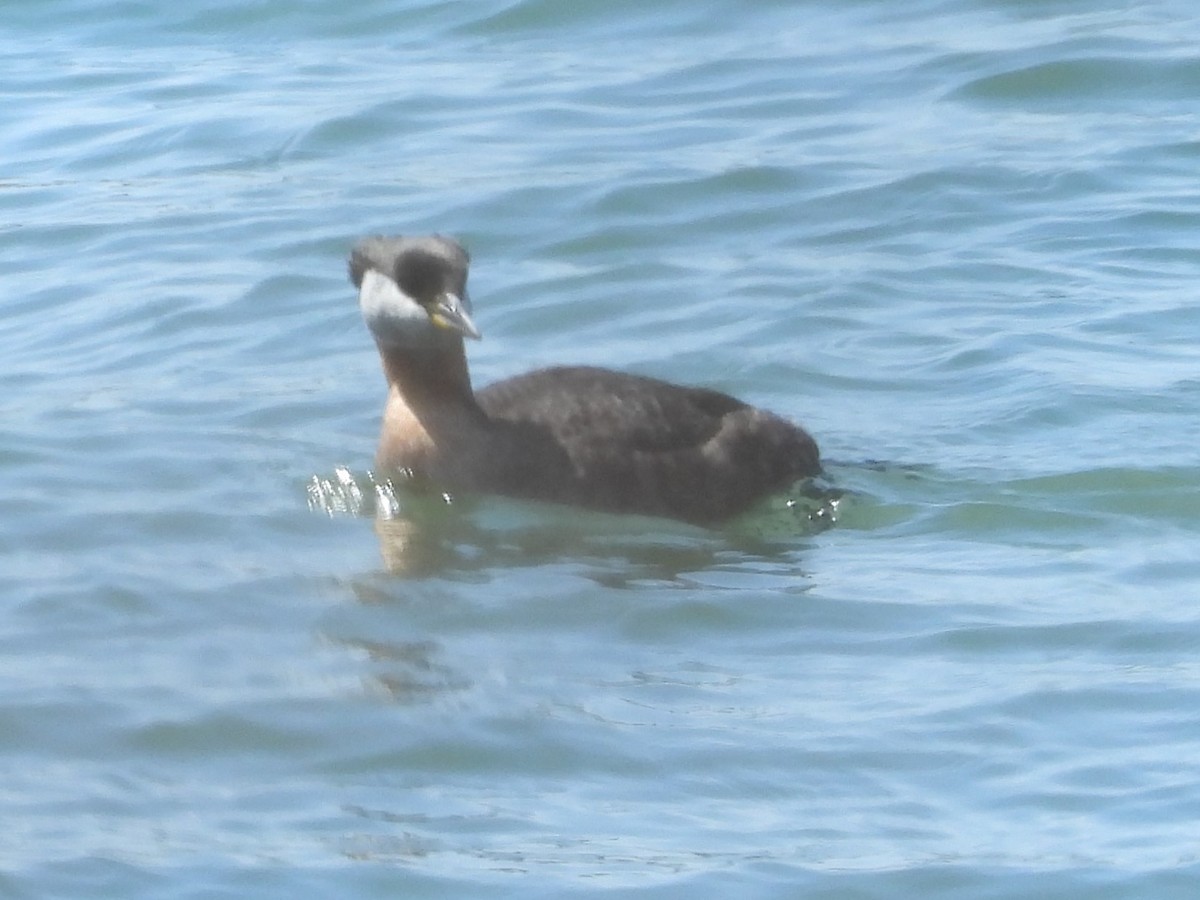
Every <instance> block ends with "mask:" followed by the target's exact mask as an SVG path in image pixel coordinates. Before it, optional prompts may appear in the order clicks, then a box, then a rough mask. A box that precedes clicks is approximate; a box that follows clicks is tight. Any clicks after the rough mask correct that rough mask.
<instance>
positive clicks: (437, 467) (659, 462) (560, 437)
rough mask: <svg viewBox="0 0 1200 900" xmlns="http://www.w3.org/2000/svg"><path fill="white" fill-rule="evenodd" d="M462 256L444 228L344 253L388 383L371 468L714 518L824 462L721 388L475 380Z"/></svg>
mask: <svg viewBox="0 0 1200 900" xmlns="http://www.w3.org/2000/svg"><path fill="white" fill-rule="evenodd" d="M469 262H470V258H469V257H468V255H467V251H466V250H464V249H463V247H462V246H460V245H459V244H458V243H457V242H456V241H454V240H451V239H450V238H446V237H442V236H440V235H435V236H430V237H370V238H366V239H364V240H362V241H360V242H359V243H358V244H357V245H356V246H355V247H354V250H353V252H352V253H351V254H350V280H351V281H352V282H353V283H354V286H355V287H356V288H358V291H359V305H360V308H361V310H362V314H363V318H364V319H365V320H366V323H367V326H368V328H369V329H370V331H371V334H372V336H373V337H374V338H375V343H376V345H377V346H378V348H379V355H380V357H381V358H382V360H383V372H384V375H385V377H386V378H387V383H388V396H387V405H386V407H385V409H384V414H383V428H382V433H381V435H380V439H379V449H378V453H377V454H376V459H375V462H376V466H377V468H378V469H379V470H380V471H381V472H392V471H397V470H403V471H405V472H406V473H408V474H411V475H412V476H414V477H415V478H417V479H420V480H422V481H428V482H430V483H432V484H434V485H437V486H438V487H439V488H444V489H446V490H449V491H466V492H470V493H486V494H501V495H505V496H510V497H523V498H528V499H532V500H540V501H546V502H551V503H563V504H571V505H577V506H585V507H591V508H593V509H600V510H608V511H610V512H622V513H640V514H643V515H650V516H662V517H666V518H672V519H681V520H683V521H687V522H693V523H696V524H711V523H716V522H719V521H721V520H724V519H728V518H731V517H733V516H736V515H737V514H739V513H741V512H744V511H746V510H747V509H748V508H749V507H751V506H752V505H754V504H755V503H756V502H757V501H759V500H761V499H763V498H764V497H766V496H768V495H770V494H772V493H775V492H777V491H780V490H783V489H784V488H786V487H788V486H789V485H790V484H792V483H793V482H795V481H797V480H799V479H801V478H804V477H807V476H811V475H815V474H817V473H818V472H819V471H820V469H821V465H820V456H819V453H818V450H817V445H816V443H815V442H814V441H813V439H812V438H811V437H809V435H808V433H807V432H805V431H804V430H803V429H801V428H799V427H797V426H795V425H793V424H791V423H790V422H787V421H785V420H784V419H782V418H780V417H779V416H777V415H775V414H774V413H770V412H767V411H765V410H761V409H756V408H754V407H752V406H749V405H747V404H745V403H743V402H741V401H740V400H737V399H736V398H734V397H731V396H729V395H727V394H722V393H719V392H717V391H711V390H706V389H704V388H693V387H684V386H681V385H676V384H670V383H668V382H666V381H659V380H657V379H654V378H645V377H642V376H638V375H629V374H625V373H622V372H614V371H611V370H608V369H600V368H593V367H590V366H562V367H555V368H549V369H539V370H537V371H534V372H529V373H527V374H525V375H518V376H516V377H514V378H508V379H505V380H504V381H500V382H497V383H496V384H492V385H489V386H488V387H486V388H483V389H481V390H479V391H474V390H472V388H471V380H470V376H469V375H468V372H467V357H466V352H465V350H464V347H463V338H464V337H468V338H474V339H478V338H479V337H480V333H479V329H478V328H476V327H475V323H474V322H473V321H472V319H471V304H470V300H469V298H468V296H467V268H468V265H469Z"/></svg>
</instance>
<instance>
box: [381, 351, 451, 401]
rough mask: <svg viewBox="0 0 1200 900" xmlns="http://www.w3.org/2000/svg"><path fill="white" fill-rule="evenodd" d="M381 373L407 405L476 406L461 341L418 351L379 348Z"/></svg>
mask: <svg viewBox="0 0 1200 900" xmlns="http://www.w3.org/2000/svg"><path fill="white" fill-rule="evenodd" d="M380 358H381V360H382V362H383V374H384V377H386V378H387V382H388V385H389V386H390V387H394V388H395V389H396V390H397V391H398V392H399V393H400V395H401V396H402V397H403V398H404V400H405V402H406V403H407V404H408V406H409V407H410V408H411V409H412V410H413V411H414V412H418V411H419V410H421V409H425V408H439V407H440V408H444V407H446V406H452V405H460V406H469V407H472V408H475V394H474V393H473V392H472V391H471V376H470V373H469V372H468V371H467V354H466V351H465V350H464V348H463V344H462V341H461V340H460V341H454V342H452V343H447V344H444V345H442V346H439V347H436V348H422V349H421V350H416V351H414V350H411V349H401V350H381V351H380Z"/></svg>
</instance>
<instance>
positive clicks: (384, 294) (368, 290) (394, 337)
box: [358, 269, 433, 344]
mask: <svg viewBox="0 0 1200 900" xmlns="http://www.w3.org/2000/svg"><path fill="white" fill-rule="evenodd" d="M358 306H359V309H361V310H362V316H363V319H364V320H365V321H366V323H367V327H368V328H370V329H371V334H373V335H374V336H375V340H377V341H379V342H380V343H384V344H404V343H408V342H409V341H412V342H416V343H421V342H423V341H424V340H425V338H424V335H427V334H428V333H429V331H430V329H431V328H432V327H433V326H432V325H431V324H430V322H429V314H428V313H427V312H426V311H425V309H424V308H423V307H422V306H421V305H420V304H419V303H417V301H416V300H414V299H413V298H412V297H410V296H408V294H406V293H404V291H402V290H400V287H399V286H398V285H397V284H396V282H394V281H393V280H392V279H390V278H388V277H387V276H386V275H384V274H382V273H380V272H377V271H375V270H374V269H368V270H367V271H366V273H364V275H363V278H362V284H361V286H360V287H359V291H358Z"/></svg>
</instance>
